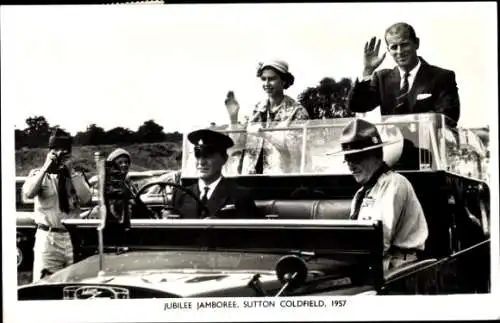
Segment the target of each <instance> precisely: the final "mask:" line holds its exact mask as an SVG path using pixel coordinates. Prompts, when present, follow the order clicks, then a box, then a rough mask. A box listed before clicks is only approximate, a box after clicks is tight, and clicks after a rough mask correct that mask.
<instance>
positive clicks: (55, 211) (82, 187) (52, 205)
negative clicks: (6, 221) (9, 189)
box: [23, 169, 91, 228]
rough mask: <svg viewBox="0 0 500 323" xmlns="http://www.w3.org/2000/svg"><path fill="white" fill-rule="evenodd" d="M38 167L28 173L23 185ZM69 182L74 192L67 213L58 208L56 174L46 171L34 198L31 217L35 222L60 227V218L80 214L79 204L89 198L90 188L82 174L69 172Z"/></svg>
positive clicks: (31, 178)
mask: <svg viewBox="0 0 500 323" xmlns="http://www.w3.org/2000/svg"><path fill="white" fill-rule="evenodd" d="M39 171H40V169H34V170H32V171H31V172H30V174H29V175H28V178H27V179H26V182H25V183H24V185H23V193H24V190H25V187H26V186H28V185H31V181H32V180H33V179H34V176H35V175H36V174H37V173H38V172H39ZM71 182H72V184H73V187H74V189H75V194H68V196H69V206H70V212H69V214H67V213H64V212H61V210H60V209H59V197H58V195H57V175H56V174H49V173H46V174H45V175H44V177H43V179H42V183H41V186H40V191H39V193H38V194H37V195H36V196H35V198H34V204H35V205H34V206H35V210H34V213H33V219H34V220H35V222H36V223H37V224H45V225H47V226H50V227H53V228H62V227H63V225H62V222H61V220H62V219H65V218H77V217H79V215H80V205H82V204H86V203H88V202H89V201H90V199H91V190H90V188H89V186H88V184H87V181H86V180H85V178H84V177H83V174H81V173H77V172H74V173H72V174H71Z"/></svg>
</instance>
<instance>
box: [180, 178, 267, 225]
mask: <svg viewBox="0 0 500 323" xmlns="http://www.w3.org/2000/svg"><path fill="white" fill-rule="evenodd" d="M187 189H189V190H190V191H191V192H193V193H194V195H195V196H196V197H198V198H199V197H200V195H201V194H200V188H199V186H198V183H197V182H196V183H195V184H193V185H191V186H189V187H187ZM173 204H174V208H176V209H177V210H179V211H180V212H181V213H182V214H181V216H183V218H186V219H196V218H199V209H198V207H197V203H196V201H195V200H194V199H193V198H192V197H191V196H189V195H188V194H186V193H185V192H182V191H180V190H175V191H174V197H173ZM207 208H208V211H209V213H208V216H210V217H214V218H229V217H231V218H237V219H240V218H246V219H255V218H258V215H257V207H256V206H255V202H254V200H253V199H252V198H251V196H250V192H249V190H248V189H246V188H243V187H241V186H238V185H236V184H234V183H232V182H230V181H229V180H228V179H226V178H222V179H221V181H220V182H219V184H218V185H217V186H216V187H215V190H214V192H213V193H212V195H211V196H210V198H209V199H208V203H207ZM224 208H226V209H227V208H229V209H231V208H235V209H236V211H233V212H231V211H222V209H224Z"/></svg>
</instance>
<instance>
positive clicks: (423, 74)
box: [408, 58, 430, 113]
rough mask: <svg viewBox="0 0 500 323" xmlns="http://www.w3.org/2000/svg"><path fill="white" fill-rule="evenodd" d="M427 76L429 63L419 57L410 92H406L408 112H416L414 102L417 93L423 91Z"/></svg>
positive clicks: (427, 79)
mask: <svg viewBox="0 0 500 323" xmlns="http://www.w3.org/2000/svg"><path fill="white" fill-rule="evenodd" d="M429 79H430V77H429V64H427V62H426V61H424V60H423V59H422V58H420V69H419V70H418V72H417V75H415V80H414V82H413V86H412V87H411V90H410V93H408V100H409V103H410V111H409V112H413V113H414V112H418V111H414V107H415V104H416V102H417V95H418V94H420V93H424V92H425V87H426V84H427V83H428V81H429Z"/></svg>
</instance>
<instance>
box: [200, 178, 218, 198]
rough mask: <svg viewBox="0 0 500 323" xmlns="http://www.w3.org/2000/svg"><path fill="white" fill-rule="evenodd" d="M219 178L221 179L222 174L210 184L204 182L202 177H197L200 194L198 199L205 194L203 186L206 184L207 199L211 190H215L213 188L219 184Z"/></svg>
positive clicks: (211, 192) (210, 194)
mask: <svg viewBox="0 0 500 323" xmlns="http://www.w3.org/2000/svg"><path fill="white" fill-rule="evenodd" d="M221 179H222V176H221V177H219V178H218V179H217V180H215V181H214V182H212V184H210V185H207V184H205V182H204V181H203V180H202V179H199V180H198V187H199V189H200V196H199V197H200V199H201V198H202V197H203V195H204V194H205V187H206V186H208V187H209V189H208V192H207V199H209V198H210V197H211V196H212V194H213V192H214V191H215V188H216V187H217V185H218V184H219V182H220V181H221Z"/></svg>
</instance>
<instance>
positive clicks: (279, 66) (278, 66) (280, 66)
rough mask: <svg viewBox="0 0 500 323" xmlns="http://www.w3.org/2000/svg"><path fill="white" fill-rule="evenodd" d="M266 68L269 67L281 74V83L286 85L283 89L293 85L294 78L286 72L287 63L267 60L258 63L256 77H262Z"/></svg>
mask: <svg viewBox="0 0 500 323" xmlns="http://www.w3.org/2000/svg"><path fill="white" fill-rule="evenodd" d="M266 67H271V68H273V69H275V70H277V71H278V72H279V73H281V74H282V76H283V77H284V79H283V81H285V83H286V86H285V89H287V88H289V87H290V86H292V85H293V82H294V81H295V77H294V76H293V74H292V73H290V72H289V71H288V63H287V62H285V61H282V60H268V61H264V62H259V64H258V65H257V77H260V76H261V75H262V71H263V70H264V69H265V68H266Z"/></svg>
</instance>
